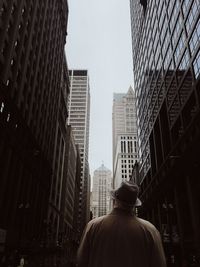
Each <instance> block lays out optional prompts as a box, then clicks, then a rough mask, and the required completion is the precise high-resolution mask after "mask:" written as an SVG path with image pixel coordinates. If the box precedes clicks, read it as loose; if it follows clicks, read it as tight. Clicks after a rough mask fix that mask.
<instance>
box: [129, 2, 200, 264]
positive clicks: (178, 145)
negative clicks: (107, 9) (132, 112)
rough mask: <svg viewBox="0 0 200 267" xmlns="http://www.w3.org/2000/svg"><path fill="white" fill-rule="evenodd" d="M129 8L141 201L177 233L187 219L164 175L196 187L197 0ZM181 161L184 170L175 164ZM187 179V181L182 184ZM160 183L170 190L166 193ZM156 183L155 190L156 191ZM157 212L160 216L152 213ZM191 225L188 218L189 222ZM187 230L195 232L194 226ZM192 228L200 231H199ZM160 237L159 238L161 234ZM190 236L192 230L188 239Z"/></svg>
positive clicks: (147, 212)
mask: <svg viewBox="0 0 200 267" xmlns="http://www.w3.org/2000/svg"><path fill="white" fill-rule="evenodd" d="M130 11H131V26H132V47H133V66H134V83H135V92H136V105H137V122H138V128H139V129H138V138H139V156H140V159H139V183H140V187H141V198H142V199H143V203H144V209H143V212H144V215H145V216H146V217H147V218H151V219H152V220H153V221H154V222H155V223H156V224H157V226H158V228H159V229H160V230H161V229H162V227H163V224H164V225H165V224H166V225H167V227H169V229H171V230H170V231H171V234H172V232H173V231H172V228H173V227H175V228H177V229H179V232H181V229H182V228H184V227H185V226H186V224H187V221H186V220H185V218H184V215H183V214H182V213H181V212H180V210H179V209H178V205H179V204H180V199H181V192H180V188H179V186H178V185H173V184H172V183H171V184H170V181H169V180H170V179H169V178H170V177H173V179H174V183H177V184H178V182H177V181H176V180H175V179H178V178H177V177H179V176H181V175H182V183H186V186H185V187H184V190H187V189H186V188H188V186H189V187H191V191H192V192H196V191H195V189H194V188H192V184H193V180H192V179H196V180H195V182H194V183H196V186H197V188H200V185H199V181H198V180H197V176H195V175H192V174H191V173H192V171H191V169H192V168H194V167H193V165H194V161H195V157H196V154H197V153H198V149H197V147H196V148H195V145H196V146H197V144H199V140H200V136H199V135H198V134H199V133H198V131H199V130H197V129H199V102H200V93H199V92H200V91H199V79H200V0H182V1H181V0H176V1H175V0H162V1H158V0H152V1H139V0H130ZM194 135H195V138H196V139H195V140H194ZM192 146H193V148H191V147H192ZM178 164H179V165H178ZM181 164H182V166H185V169H184V168H181V167H180V166H181ZM172 166H173V168H174V169H173V168H172ZM198 166H200V163H198ZM195 168H197V166H196V167H195ZM183 169H184V171H183ZM178 172H179V173H178ZM186 176H187V178H186ZM188 177H190V178H188ZM180 179H181V178H180ZM187 179H189V181H190V182H189V184H190V185H188V184H187V183H188V180H187ZM161 180H162V181H161ZM186 181H187V182H186ZM164 183H166V184H167V185H168V187H169V188H170V190H172V191H173V193H169V192H168V193H166V188H165V187H163V184H164ZM158 188H159V190H160V193H158V195H156V192H157V190H158ZM161 194H162V195H163V196H162V197H161ZM185 194H186V195H187V194H189V193H188V192H185ZM194 194H195V193H194ZM187 198H188V199H190V200H189V201H191V203H193V201H197V200H198V201H199V197H198V196H197V195H193V196H191V195H190V196H189V195H187ZM149 200H151V201H156V204H155V203H154V204H153V202H152V204H151V205H152V207H151V208H147V204H146V203H147V202H148V201H149ZM166 202H167V203H168V204H169V203H170V204H173V205H172V206H173V209H174V211H175V213H174V214H173V215H172V214H171V215H169V213H168V212H169V210H168V208H167V210H166V213H165V215H166V214H167V217H166V218H167V219H166V220H169V218H171V219H170V220H171V222H169V221H167V222H165V223H163V222H162V220H163V221H165V218H164V217H165V216H164V215H162V212H163V204H164V203H166ZM178 203H179V204H178ZM198 203H200V201H199V202H198ZM148 205H149V204H148ZM180 205H182V204H180ZM175 206H176V207H175ZM198 208H199V205H198ZM196 211H197V210H196ZM156 212H159V214H160V215H155V213H156ZM178 213H179V214H178ZM190 213H191V214H192V216H193V217H194V221H196V223H197V222H198V223H199V222H200V218H199V216H197V215H196V214H195V213H194V212H193V211H192V210H190ZM196 213H197V212H196ZM157 216H159V218H157ZM162 216H163V217H162ZM178 220H180V221H179V227H178V226H177V225H178ZM172 221H173V223H172ZM169 224H170V226H169ZM176 224H177V225H176ZM191 224H192V222H191V221H190V223H189V225H191ZM181 227H182V228H181ZM191 227H192V226H191ZM175 228H173V229H175ZM165 230H166V229H165ZM165 230H163V231H165ZM161 231H162V230H161ZM177 231H178V230H177ZM191 231H193V232H195V230H194V228H193V230H191ZM197 232H198V234H199V231H197ZM163 233H164V232H163ZM191 233H192V232H191ZM191 233H190V234H191ZM162 237H163V240H164V234H163V235H162ZM192 238H193V237H192V234H191V236H190V241H188V242H189V243H190V242H192V241H191V240H192ZM185 239H186V237H185V236H184V234H183V240H182V241H181V242H182V247H183V248H184V249H185V250H184V249H183V250H184V252H182V253H186V251H187V253H188V255H190V254H192V253H193V254H194V255H195V260H196V258H198V257H199V256H198V255H199V254H198V253H199V252H195V253H196V254H195V253H194V252H191V251H195V248H194V247H195V246H192V245H191V247H192V248H191V247H190V245H189V246H188V247H190V249H188V248H187V249H188V250H187V249H186V245H185V243H184V242H186V241H185ZM165 240H167V239H165ZM166 242H168V241H166ZM170 242H172V238H171V239H170ZM197 243H198V242H197ZM198 244H199V243H198ZM173 249H174V246H171V250H172V251H173ZM166 250H167V248H166ZM189 250H190V252H188V251H189ZM174 251H176V252H170V253H169V255H168V261H169V262H171V263H172V262H173V257H175V258H177V257H176V254H178V252H177V250H176V249H174ZM168 252H169V251H168ZM187 253H186V254H187ZM197 254H198V255H197ZM188 257H189V256H188ZM180 258H181V257H179V260H180ZM188 262H189V260H188ZM177 264H178V263H177ZM176 266H181V265H176ZM194 266H197V265H194Z"/></svg>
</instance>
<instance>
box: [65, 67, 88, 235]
mask: <svg viewBox="0 0 200 267" xmlns="http://www.w3.org/2000/svg"><path fill="white" fill-rule="evenodd" d="M69 77H70V96H69V117H68V124H69V125H71V126H72V131H73V134H74V139H75V143H76V144H77V145H78V146H79V150H80V157H81V192H80V206H79V219H80V221H81V225H82V230H83V228H84V226H85V224H86V222H88V221H89V216H90V207H89V201H88V198H89V196H90V175H89V163H88V153H89V123H90V86H89V76H88V71H87V70H69Z"/></svg>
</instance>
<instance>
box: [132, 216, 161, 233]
mask: <svg viewBox="0 0 200 267" xmlns="http://www.w3.org/2000/svg"><path fill="white" fill-rule="evenodd" d="M137 221H138V222H139V224H140V225H142V226H143V227H144V228H145V229H147V230H149V231H152V232H157V231H158V230H157V229H156V227H155V226H154V225H153V224H152V223H150V222H149V221H147V220H144V219H141V218H139V217H137Z"/></svg>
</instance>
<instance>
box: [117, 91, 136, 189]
mask: <svg viewBox="0 0 200 267" xmlns="http://www.w3.org/2000/svg"><path fill="white" fill-rule="evenodd" d="M112 132H113V187H114V188H117V187H118V186H119V185H120V184H121V182H122V181H124V180H129V179H130V178H131V174H132V168H133V165H134V163H135V161H137V159H138V140H137V125H136V108H135V93H134V91H133V89H132V87H130V88H129V90H128V92H127V93H114V97H113V113H112Z"/></svg>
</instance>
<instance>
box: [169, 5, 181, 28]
mask: <svg viewBox="0 0 200 267" xmlns="http://www.w3.org/2000/svg"><path fill="white" fill-rule="evenodd" d="M170 2H171V1H170ZM172 2H173V1H172ZM179 7H180V5H179V1H177V0H176V1H175V5H174V8H173V12H172V15H171V18H170V29H171V31H173V28H174V24H175V22H176V19H177V16H178V13H179Z"/></svg>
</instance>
